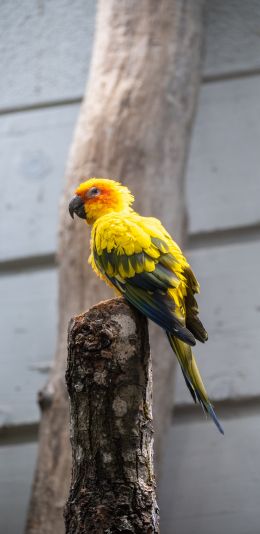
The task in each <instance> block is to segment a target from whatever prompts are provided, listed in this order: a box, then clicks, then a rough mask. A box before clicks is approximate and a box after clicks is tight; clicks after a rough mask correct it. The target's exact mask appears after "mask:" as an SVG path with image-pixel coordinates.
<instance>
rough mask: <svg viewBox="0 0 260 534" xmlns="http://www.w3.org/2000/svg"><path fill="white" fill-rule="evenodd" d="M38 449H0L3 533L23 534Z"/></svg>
mask: <svg viewBox="0 0 260 534" xmlns="http://www.w3.org/2000/svg"><path fill="white" fill-rule="evenodd" d="M36 454H37V445H36V444H35V443H30V444H26V445H12V446H9V447H0V480H1V484H0V531H1V532H2V533H5V534H23V533H24V526H25V521H26V514H27V507H28V503H29V499H30V492H31V483H32V478H33V470H34V466H35V462H36Z"/></svg>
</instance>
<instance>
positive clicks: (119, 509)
mask: <svg viewBox="0 0 260 534" xmlns="http://www.w3.org/2000/svg"><path fill="white" fill-rule="evenodd" d="M66 381H67V387H68V392H69V397H70V406H71V410H70V412H71V444H72V482H71V488H70V494H69V499H68V502H67V506H66V511H65V524H66V534H101V533H103V532H110V533H111V534H119V533H120V532H129V534H130V533H131V532H133V533H135V534H145V533H149V534H153V533H158V532H159V528H158V507H157V503H156V496H155V482H154V470H153V428H152V373H151V357H150V348H149V341H148V328H147V321H146V319H145V318H144V317H143V316H142V315H140V314H139V313H138V312H136V311H135V310H134V309H133V308H132V307H130V306H129V305H128V304H126V302H125V301H124V300H123V299H113V300H109V301H106V302H102V303H100V304H99V305H97V306H94V307H93V308H91V309H90V310H89V311H88V312H87V313H85V314H82V315H79V316H77V317H75V318H74V319H73V320H72V321H71V324H70V328H69V345H68V368H67V372H66Z"/></svg>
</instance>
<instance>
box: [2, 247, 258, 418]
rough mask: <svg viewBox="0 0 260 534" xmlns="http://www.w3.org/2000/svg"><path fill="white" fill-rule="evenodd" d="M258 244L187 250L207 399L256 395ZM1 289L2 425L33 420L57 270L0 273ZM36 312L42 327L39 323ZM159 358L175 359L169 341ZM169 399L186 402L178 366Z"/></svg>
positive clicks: (50, 343)
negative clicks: (201, 328) (204, 333)
mask: <svg viewBox="0 0 260 534" xmlns="http://www.w3.org/2000/svg"><path fill="white" fill-rule="evenodd" d="M259 243H260V241H256V242H251V243H250V242H248V243H243V244H233V245H231V244H230V245H226V246H218V247H212V248H209V249H208V248H205V249H201V250H197V251H193V252H192V253H191V254H189V255H188V258H189V261H190V263H191V264H192V267H193V269H194V271H195V273H196V275H197V277H198V279H199V281H200V284H201V294H200V295H199V298H198V300H199V304H200V312H201V317H202V320H203V322H204V323H205V325H206V327H207V329H208V332H209V340H208V342H207V343H205V345H202V344H201V343H199V342H198V343H197V345H196V347H195V349H194V352H195V354H196V358H197V360H198V363H199V367H200V370H201V373H202V375H203V378H204V379H205V384H206V386H207V389H208V392H209V394H210V396H211V397H212V399H213V400H224V399H227V400H228V399H229V398H231V399H234V400H235V399H238V398H248V397H250V396H253V397H254V396H256V397H257V396H259V395H260V387H259V379H258V372H256V369H258V366H259V355H258V347H259V346H260V333H259V317H260V314H259V302H260V293H259V287H258V286H257V284H255V280H257V278H258V265H259V260H258V257H259ZM249 258H250V261H249ZM97 287H98V288H99V290H100V294H101V295H102V294H103V295H104V294H105V292H103V290H105V286H103V285H102V282H101V281H99V280H98V279H97ZM11 289H12V290H14V289H15V292H14V293H13V295H14V296H13V298H14V299H15V306H14V301H13V300H12V299H11V300H10V294H11ZM0 290H1V294H2V295H3V298H4V301H3V302H4V307H5V315H3V316H2V317H1V327H0V328H1V329H0V332H1V336H2V339H3V353H2V359H1V367H0V369H1V377H2V386H1V391H0V406H1V410H2V412H1V423H2V424H3V423H7V424H8V423H11V424H13V423H22V422H31V421H35V420H38V418H39V410H38V407H37V404H36V395H37V391H38V389H39V388H40V387H41V386H42V385H43V384H44V382H45V380H46V371H47V370H48V365H49V364H50V362H51V360H52V354H53V350H54V346H55V342H54V338H55V321H56V320H55V316H56V306H57V300H56V292H57V286H56V273H55V272H54V271H48V270H47V271H44V272H42V273H40V272H38V273H35V274H31V273H28V274H26V275H25V274H24V275H22V274H21V275H19V276H7V277H2V279H0ZM93 301H94V299H93ZM13 317H15V325H16V326H15V327H14V326H13V324H14V323H13V320H12V318H13ZM39 317H41V321H40V323H41V329H40V330H39V329H38V327H37V324H38V322H37V321H38V318H39ZM10 347H12V352H11V353H10V351H9V349H10ZM165 356H166V357H171V358H172V359H173V361H174V355H173V354H172V353H171V350H170V347H169V346H168V344H166V345H165V346H164V348H163V349H162V350H161V352H160V357H161V358H162V359H163V358H164V357H165ZM10 362H12V367H11V365H10ZM14 368H15V369H16V372H15V373H13V371H12V370H13V369H14ZM175 398H176V403H177V404H187V403H188V404H189V403H192V399H191V397H190V395H189V392H188V391H187V388H186V386H185V384H184V380H183V377H182V374H181V373H180V372H178V377H177V388H176V395H175Z"/></svg>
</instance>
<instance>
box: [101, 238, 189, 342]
mask: <svg viewBox="0 0 260 534" xmlns="http://www.w3.org/2000/svg"><path fill="white" fill-rule="evenodd" d="M128 232H129V229H128ZM142 232H143V228H142ZM110 234H111V232H110ZM103 236H104V232H103ZM147 236H148V237H149V240H147V241H146V246H145V248H143V249H141V252H132V253H127V252H129V247H128V248H127V246H125V247H123V246H122V239H121V236H120V235H119V234H118V233H116V232H114V233H113V240H112V242H113V246H112V247H111V244H110V243H111V237H110V243H108V245H107V246H105V245H106V243H105V241H104V239H103V247H100V249H99V250H97V249H96V247H95V245H94V247H93V260H94V262H95V266H96V268H97V269H98V270H99V271H100V272H101V273H102V275H103V276H104V277H105V278H106V279H107V281H108V282H109V283H110V284H112V285H113V286H114V287H115V288H116V289H117V290H118V291H119V292H120V293H121V294H123V295H124V296H125V298H126V299H127V300H128V301H129V302H130V303H131V304H132V305H133V306H135V307H136V308H137V309H138V310H139V311H141V312H142V313H143V314H144V315H146V316H147V317H148V318H149V319H151V320H152V321H154V322H155V323H157V324H158V325H159V326H161V327H162V328H164V329H165V330H166V331H168V332H170V333H171V334H172V335H175V336H176V337H178V338H179V339H182V340H183V341H185V342H186V343H187V344H189V345H195V339H194V336H193V334H192V333H191V332H190V331H189V330H188V328H186V324H185V311H184V309H183V301H184V300H183V299H184V297H183V295H182V290H184V292H185V277H184V276H183V268H182V267H181V264H180V258H179V257H178V256H180V254H181V252H180V249H179V248H178V247H177V245H176V247H177V248H176V254H174V250H173V248H172V247H171V249H170V247H169V245H168V244H167V242H166V241H165V240H164V239H161V237H160V238H158V237H151V236H150V235H149V234H147ZM131 237H132V234H131ZM136 239H137V240H138V234H137V236H136ZM132 242H133V239H132V241H131V245H132V246H133V243H132ZM138 245H140V241H138ZM136 248H137V247H136ZM139 249H140V246H139ZM182 257H183V256H182ZM184 260H185V259H184ZM185 262H186V260H185ZM185 265H186V263H185Z"/></svg>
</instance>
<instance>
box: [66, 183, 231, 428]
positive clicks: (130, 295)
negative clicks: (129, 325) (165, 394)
mask: <svg viewBox="0 0 260 534" xmlns="http://www.w3.org/2000/svg"><path fill="white" fill-rule="evenodd" d="M133 201H134V197H133V195H132V194H131V193H130V191H129V189H128V188H127V187H125V186H123V185H121V184H120V183H119V182H116V181H114V180H109V179H105V178H90V179H89V180H87V181H85V182H83V183H81V184H80V185H79V187H78V188H77V189H76V191H75V196H74V197H73V198H72V200H71V202H70V204H69V212H70V214H71V216H72V217H74V213H76V215H78V217H80V218H82V219H84V220H85V221H86V222H87V223H88V224H89V225H92V231H91V241H90V247H91V254H90V258H89V262H90V264H91V266H92V268H93V269H94V271H95V272H96V273H97V274H98V275H99V276H100V278H102V279H103V280H104V281H105V282H106V283H107V284H108V285H110V286H112V287H113V288H115V289H116V290H117V291H118V292H119V293H121V294H122V295H123V296H124V297H125V299H126V300H127V301H128V302H129V303H130V304H132V305H133V306H135V307H136V308H137V309H138V310H139V311H140V312H142V313H143V314H144V315H146V317H148V318H149V319H151V320H152V321H154V322H155V323H157V324H158V325H159V326H160V327H162V328H163V329H164V330H165V332H166V335H167V337H168V339H169V342H170V345H171V347H172V349H173V351H174V352H175V354H176V356H177V359H178V361H179V364H180V366H181V370H182V373H183V376H184V379H185V382H186V384H187V386H188V388H189V391H190V393H191V395H192V397H193V399H194V401H195V402H196V401H199V403H200V404H201V406H202V408H203V410H204V411H205V412H207V413H208V414H209V415H210V416H211V417H212V419H213V421H214V423H215V424H216V426H217V428H218V429H219V431H220V432H221V433H222V434H224V432H223V429H222V426H221V424H220V423H219V421H218V418H217V416H216V414H215V412H214V409H213V406H212V404H211V403H210V400H209V398H208V395H207V392H206V389H205V387H204V385H203V382H202V379H201V376H200V374H199V370H198V368H197V365H196V361H195V358H194V355H193V352H192V350H191V346H193V345H195V344H196V339H198V340H199V341H201V342H202V343H204V342H205V341H206V340H207V339H208V335H207V332H206V330H205V328H204V326H203V325H202V323H201V321H200V319H199V317H198V311H199V310H198V305H197V302H196V300H195V297H194V295H195V293H198V292H199V284H198V282H197V280H196V278H195V276H194V274H193V272H192V270H191V268H190V266H189V264H188V262H187V260H186V258H185V257H184V255H183V253H182V251H181V249H180V248H179V246H178V245H177V244H176V243H175V241H173V239H172V238H171V236H170V235H169V234H168V232H167V231H166V230H165V228H164V227H163V225H162V224H161V222H160V221H159V220H158V219H155V218H153V217H142V216H141V215H139V214H138V213H136V212H135V211H134V210H133V209H132V207H131V205H132V203H133ZM195 338H196V339H195Z"/></svg>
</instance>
